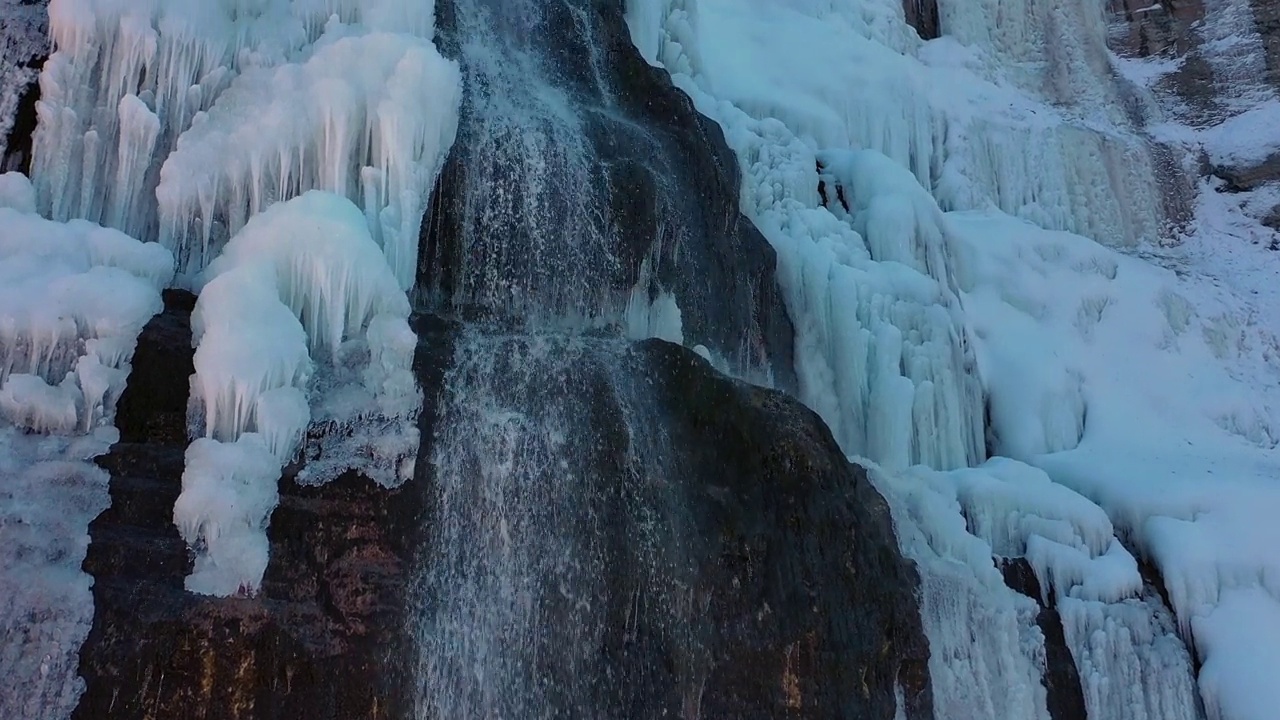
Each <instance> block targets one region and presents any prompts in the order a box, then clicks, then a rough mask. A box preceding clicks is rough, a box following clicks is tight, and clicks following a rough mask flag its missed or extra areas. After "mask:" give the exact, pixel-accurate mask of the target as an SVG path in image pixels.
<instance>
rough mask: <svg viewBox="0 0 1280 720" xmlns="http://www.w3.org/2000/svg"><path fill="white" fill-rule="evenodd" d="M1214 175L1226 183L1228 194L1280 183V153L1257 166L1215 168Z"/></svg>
mask: <svg viewBox="0 0 1280 720" xmlns="http://www.w3.org/2000/svg"><path fill="white" fill-rule="evenodd" d="M1213 174H1214V175H1216V176H1217V177H1219V178H1222V179H1223V180H1225V181H1226V183H1227V184H1226V187H1225V188H1224V189H1225V190H1227V191H1228V192H1247V191H1249V190H1253V189H1255V188H1258V187H1261V186H1262V185H1265V184H1267V183H1270V182H1277V181H1280V153H1276V154H1274V155H1272V156H1271V157H1269V158H1267V159H1266V160H1264V161H1262V162H1260V163H1258V164H1256V165H1246V166H1225V165H1219V166H1216V167H1214V168H1213Z"/></svg>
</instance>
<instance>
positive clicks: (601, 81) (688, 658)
mask: <svg viewBox="0 0 1280 720" xmlns="http://www.w3.org/2000/svg"><path fill="white" fill-rule="evenodd" d="M622 8H623V4H622V2H621V1H620V0H551V1H550V2H545V1H537V2H535V0H452V1H451V2H445V3H441V6H440V8H439V9H438V13H439V20H440V25H441V31H440V38H441V42H442V44H443V46H444V48H445V49H446V51H448V52H449V53H451V54H452V55H454V56H455V57H457V58H459V60H460V61H461V62H462V65H463V68H464V72H465V77H466V83H467V85H466V96H465V101H464V107H463V119H462V127H461V130H460V133H459V141H458V143H457V145H456V146H455V147H454V151H453V154H452V155H451V157H450V159H449V161H448V164H447V166H446V168H445V170H444V173H443V175H442V177H441V179H440V182H439V187H438V188H437V192H436V194H435V196H434V201H433V208H432V212H431V213H430V215H429V217H428V221H427V223H426V226H425V227H424V236H425V240H426V242H425V243H424V244H423V247H424V251H423V255H422V258H421V262H420V270H421V272H420V277H419V282H418V288H419V289H420V290H421V293H420V297H418V298H417V299H416V301H417V303H418V306H419V308H421V309H424V310H426V311H428V312H424V314H422V315H419V316H418V317H417V318H416V319H415V329H416V331H417V332H418V334H419V346H418V354H417V357H416V360H415V364H416V371H417V377H418V381H419V383H420V385H421V386H422V388H423V392H424V407H423V412H422V414H421V420H420V428H421V431H422V435H421V437H422V446H421V448H420V451H419V455H418V463H417V465H416V476H415V477H414V478H413V479H411V480H410V481H409V482H407V483H405V484H404V485H403V486H402V487H400V488H399V489H397V490H392V491H387V490H383V489H380V488H375V487H373V485H372V484H371V483H369V482H368V481H365V480H363V479H361V478H359V477H356V476H346V477H343V478H340V479H339V480H337V481H335V482H333V483H330V484H328V485H325V486H322V487H319V488H304V487H301V486H299V485H297V484H296V483H295V482H293V480H292V472H294V471H296V468H292V469H289V470H286V473H285V477H284V478H282V479H281V484H280V506H279V507H278V508H277V509H276V511H275V512H274V514H273V515H272V518H271V524H270V528H269V533H268V534H269V539H270V542H271V559H270V564H269V566H268V568H267V572H266V577H265V578H264V582H263V586H262V590H261V592H260V593H259V594H258V596H257V597H254V598H209V597H202V596H196V595H192V594H190V593H187V592H186V591H185V590H184V589H183V578H184V576H185V575H186V574H187V572H188V571H189V569H190V567H189V565H190V560H189V556H188V553H187V549H186V547H185V546H184V544H183V542H182V540H181V539H180V538H179V537H178V534H177V532H176V530H175V529H174V528H173V526H172V519H171V517H172V505H173V501H174V499H175V498H176V497H177V495H178V492H179V489H180V478H181V473H182V467H183V451H184V449H185V446H186V437H185V409H186V402H187V385H186V383H187V376H188V375H189V374H190V373H191V356H192V353H191V350H190V328H189V314H190V311H191V307H192V305H191V298H190V297H189V296H186V297H183V296H181V295H179V294H172V293H171V294H169V295H168V296H167V297H166V301H167V309H166V312H165V313H164V314H163V315H161V316H159V317H157V318H156V319H155V320H153V321H152V323H151V324H150V325H149V326H148V328H147V330H146V331H145V332H144V333H143V336H142V339H141V342H140V346H139V349H138V352H137V355H136V356H135V360H134V370H133V374H132V377H131V378H130V382H129V388H128V390H127V391H126V393H125V395H124V397H123V398H122V400H121V404H120V412H119V424H120V429H121V442H120V443H119V444H118V445H117V446H116V447H115V448H114V449H113V450H112V452H111V453H110V455H108V456H107V457H105V458H103V459H102V461H101V463H102V465H103V466H104V467H105V468H107V469H108V470H109V471H110V472H111V474H112V481H111V495H112V501H113V503H112V507H111V509H110V510H109V511H107V512H105V513H104V514H103V515H102V516H100V517H99V518H98V519H97V520H96V521H95V522H94V523H93V525H92V527H91V530H90V532H91V536H92V544H91V546H90V550H89V554H88V558H87V559H86V561H85V568H86V570H87V571H88V572H89V573H91V574H92V575H93V576H94V578H95V586H94V598H95V604H96V614H95V617H94V625H93V629H92V631H91V633H90V636H89V639H88V641H87V642H86V644H85V646H84V647H83V648H82V651H81V653H80V659H81V672H82V675H83V676H84V678H85V681H86V684H87V690H86V692H85V694H84V696H83V697H82V700H81V704H80V706H79V708H78V710H77V713H76V717H78V718H84V719H85V720H88V719H89V718H102V717H112V718H201V719H204V718H208V719H219V720H221V719H222V718H228V719H230V718H235V719H237V720H239V719H241V718H244V719H247V718H257V719H269V718H282V719H283V718H309V719H310V718H315V719H318V720H327V719H330V718H332V719H334V720H337V719H339V718H342V719H346V718H407V717H415V718H439V719H440V720H454V719H455V718H471V717H512V718H527V719H529V720H533V719H534V718H540V717H546V718H550V717H556V718H582V719H583V720H587V719H590V720H597V719H599V720H605V719H607V718H619V719H622V718H639V717H685V718H693V717H702V718H766V717H769V718H795V719H800V718H814V719H817V718H823V719H825V718H833V719H834V718H883V719H884V720H888V719H889V718H893V717H895V716H898V715H896V713H898V712H899V710H900V711H901V712H902V713H904V714H905V717H907V718H911V719H912V720H928V719H929V718H932V716H933V709H932V705H933V703H932V695H931V686H930V682H929V678H928V670H927V668H928V659H929V652H928V648H927V644H926V640H925V637H924V634H923V631H922V628H921V622H920V617H919V610H918V604H917V598H916V591H917V587H918V584H919V580H918V577H917V575H916V572H915V570H914V568H913V567H912V566H911V564H910V563H908V562H907V561H905V560H904V559H903V558H902V556H901V555H900V553H899V550H898V543H897V540H896V538H895V537H894V532H893V527H892V524H891V521H890V517H889V513H888V509H887V507H886V504H885V502H884V501H883V499H882V498H881V497H880V496H879V495H878V494H877V493H876V491H875V490H874V489H873V488H872V487H871V485H870V484H869V482H868V480H867V478H866V476H865V474H864V473H863V472H862V471H861V470H860V469H859V468H857V467H856V466H853V465H850V464H849V463H848V462H847V460H846V459H845V457H844V456H843V455H842V453H841V452H840V450H839V448H838V446H837V445H836V443H835V441H834V440H833V438H832V437H831V434H830V432H829V431H828V430H827V428H826V427H825V426H824V425H823V423H822V422H821V420H820V419H819V418H818V417H817V416H816V415H815V414H814V413H812V412H811V411H809V410H807V409H806V408H804V407H803V406H802V405H801V404H799V403H798V402H797V401H795V400H792V399H790V398H789V397H787V396H786V395H784V394H782V393H781V392H779V391H775V390H765V389H761V388H758V387H754V386H751V385H748V384H745V383H743V382H740V381H738V380H731V379H729V378H727V377H726V376H724V375H722V374H720V373H719V372H718V371H717V370H714V369H713V367H712V365H711V364H710V363H709V362H708V361H706V360H704V359H703V357H700V354H701V355H704V356H710V357H711V358H713V359H714V360H715V362H716V366H717V367H721V368H727V369H729V370H731V371H733V372H735V373H737V374H739V375H741V376H745V377H748V378H753V379H756V380H771V381H772V382H774V383H776V384H777V385H778V386H780V387H782V388H784V389H785V388H788V387H792V386H793V385H794V372H793V370H792V361H791V343H792V341H793V338H792V329H791V325H790V321H789V319H788V318H787V315H786V312H785V310H784V308H783V305H782V301H781V299H780V297H779V294H778V292H777V288H776V285H775V281H774V262H775V259H774V255H773V252H772V249H771V248H770V247H769V246H768V244H767V243H766V242H765V241H764V239H763V238H762V237H761V235H760V234H759V233H758V232H757V231H756V230H755V229H754V228H753V227H752V226H751V225H750V223H749V222H747V221H746V219H745V218H744V217H743V216H742V215H741V213H740V212H739V210H738V204H737V203H738V192H739V187H738V177H739V175H738V174H739V169H738V165H737V163H736V161H735V159H734V157H733V156H732V155H731V154H730V152H729V151H728V149H727V147H726V146H725V143H724V140H723V137H722V136H721V134H720V131H719V130H718V128H717V127H716V126H715V125H714V124H712V123H710V122H709V121H707V120H706V119H704V118H702V117H701V116H699V115H698V114H697V113H696V112H695V110H694V108H693V105H692V103H691V102H690V100H689V99H688V98H687V97H686V96H685V95H684V94H683V93H681V92H679V91H677V90H676V89H675V88H673V87H672V86H671V83H670V79H669V77H668V76H667V75H666V74H665V73H663V72H661V71H660V70H658V69H656V68H652V67H650V66H648V65H647V64H645V63H644V62H643V61H642V60H641V58H640V55H639V53H638V52H637V51H636V50H635V48H634V47H633V46H632V44H631V40H630V36H629V33H628V31H627V29H626V26H625V24H624V22H623V14H622ZM650 336H660V337H664V338H672V339H677V340H682V341H683V342H684V344H685V345H689V346H692V345H695V344H701V345H703V346H705V347H704V348H700V349H699V353H700V354H699V353H695V352H694V351H692V350H689V349H686V348H685V347H681V346H680V345H678V344H672V343H667V342H663V341H660V340H645V341H643V342H638V343H637V342H631V341H630V340H629V339H628V338H645V337H650ZM899 698H901V704H902V706H903V707H902V708H899V707H898V705H899Z"/></svg>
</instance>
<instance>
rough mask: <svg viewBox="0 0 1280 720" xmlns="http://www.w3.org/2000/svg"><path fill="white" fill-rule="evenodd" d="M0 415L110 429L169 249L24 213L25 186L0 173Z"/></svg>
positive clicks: (35, 423)
mask: <svg viewBox="0 0 1280 720" xmlns="http://www.w3.org/2000/svg"><path fill="white" fill-rule="evenodd" d="M0 189H2V190H3V193H0V200H3V204H4V205H14V206H16V207H17V208H19V209H14V208H13V207H0V228H3V230H0V412H2V413H3V415H4V416H5V418H6V419H7V420H8V421H9V422H11V423H14V424H16V425H18V426H20V427H25V428H28V429H31V430H34V431H36V432H42V433H45V432H54V433H76V432H88V431H90V430H92V429H93V428H95V427H99V426H109V425H110V424H111V418H112V416H113V415H114V407H115V402H116V400H117V399H118V398H119V396H120V393H121V392H122V391H123V389H124V378H125V377H126V376H127V374H128V360H129V357H130V356H131V355H132V354H133V346H134V343H135V341H136V338H137V336H138V333H139V332H141V330H142V327H143V325H145V324H146V322H147V320H149V319H150V318H151V316H152V315H155V314H156V313H157V312H159V311H160V309H161V307H162V303H161V301H160V290H161V289H162V288H164V287H165V285H166V284H167V283H168V282H169V280H170V279H171V278H172V276H173V260H172V257H171V256H170V255H169V253H168V252H167V251H166V250H165V249H164V248H161V247H159V246H156V245H154V244H151V245H146V244H143V243H139V242H138V241H136V240H134V239H132V238H129V237H127V236H125V235H123V234H122V233H120V232H118V231H115V230H110V229H107V228H102V227H99V226H95V225H92V224H90V223H88V222H84V221H76V222H72V223H66V224H63V223H54V222H50V221H48V220H45V219H44V218H41V217H40V216H38V215H35V214H33V213H30V212H24V210H30V203H29V200H30V197H31V186H30V184H29V183H27V181H26V179H25V178H24V177H23V176H21V175H18V174H16V173H9V174H6V175H3V176H0Z"/></svg>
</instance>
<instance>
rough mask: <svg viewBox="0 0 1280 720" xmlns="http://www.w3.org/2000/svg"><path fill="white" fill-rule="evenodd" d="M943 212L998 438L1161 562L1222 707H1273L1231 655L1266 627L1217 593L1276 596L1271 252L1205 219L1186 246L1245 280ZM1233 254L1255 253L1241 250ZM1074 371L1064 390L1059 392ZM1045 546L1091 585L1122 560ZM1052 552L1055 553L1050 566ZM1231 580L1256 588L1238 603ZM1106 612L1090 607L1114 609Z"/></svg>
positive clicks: (1263, 608)
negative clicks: (962, 266)
mask: <svg viewBox="0 0 1280 720" xmlns="http://www.w3.org/2000/svg"><path fill="white" fill-rule="evenodd" d="M950 219H951V221H952V227H953V228H955V230H956V237H957V239H958V240H959V241H960V242H961V243H963V244H965V245H966V246H968V247H969V248H970V250H969V252H968V253H967V254H966V257H967V258H968V259H969V261H970V266H969V273H968V274H967V276H966V278H965V285H966V288H967V292H966V293H965V295H964V301H965V308H966V310H967V312H968V316H969V319H970V322H971V323H972V325H973V327H974V331H975V336H976V338H977V341H976V348H977V354H978V358H979V361H980V363H981V365H982V368H983V374H984V377H988V378H999V379H1000V380H999V381H998V382H992V383H991V386H992V387H991V397H992V413H991V420H992V430H993V436H994V439H995V446H996V448H997V450H998V451H1000V452H1002V453H1008V454H1013V455H1017V456H1018V457H1021V458H1023V459H1025V460H1027V461H1028V462H1031V463H1034V464H1035V465H1038V466H1040V467H1042V468H1044V470H1045V471H1047V473H1048V474H1049V476H1050V477H1051V478H1052V479H1053V480H1054V481H1055V482H1057V483H1061V484H1063V485H1065V486H1067V487H1070V488H1072V489H1074V490H1076V491H1078V492H1080V493H1081V494H1083V495H1085V496H1087V497H1088V498H1089V499H1090V500H1092V501H1093V502H1095V503H1097V505H1098V506H1099V507H1101V508H1103V509H1104V510H1105V511H1106V513H1107V515H1108V516H1109V517H1110V518H1111V520H1112V522H1113V523H1114V524H1115V526H1116V531H1117V532H1118V533H1120V534H1121V535H1122V536H1123V537H1125V538H1127V539H1128V541H1129V542H1130V543H1131V545H1132V546H1133V547H1135V549H1136V550H1138V551H1140V552H1141V554H1142V555H1143V556H1144V557H1145V558H1146V559H1148V560H1150V561H1151V562H1153V564H1154V565H1155V566H1156V567H1157V568H1158V570H1159V571H1160V574H1161V576H1162V578H1163V581H1164V585H1165V587H1166V589H1167V591H1168V595H1169V599H1170V602H1171V603H1172V605H1173V609H1174V610H1175V611H1176V613H1177V626H1178V628H1179V631H1180V632H1181V634H1182V635H1183V636H1184V637H1186V638H1188V639H1189V640H1194V643H1195V646H1196V649H1197V651H1198V652H1199V654H1200V656H1201V659H1202V661H1203V662H1204V670H1203V671H1202V674H1201V676H1200V692H1201V694H1202V696H1203V698H1204V701H1205V704H1206V707H1207V709H1208V711H1209V712H1210V714H1211V716H1217V717H1223V718H1249V717H1261V716H1264V715H1266V714H1267V713H1269V712H1271V711H1272V709H1274V708H1275V707H1277V703H1280V696H1277V695H1276V694H1275V691H1274V689H1273V688H1272V686H1271V684H1270V683H1265V684H1258V685H1253V684H1251V683H1252V682H1254V681H1256V680H1257V676H1255V675H1252V674H1250V673H1249V672H1238V671H1237V670H1238V668H1239V666H1240V664H1242V663H1247V662H1248V661H1249V658H1252V657H1253V656H1254V650H1253V649H1252V648H1253V647H1254V645H1255V643H1254V642H1253V641H1247V642H1246V639H1245V637H1244V636H1242V635H1241V634H1240V633H1237V632H1235V631H1234V630H1233V629H1232V628H1231V625H1230V623H1229V622H1227V621H1226V620H1224V619H1223V618H1225V617H1227V615H1226V614H1224V610H1223V609H1222V608H1223V607H1224V605H1226V606H1227V607H1228V608H1229V609H1228V610H1226V611H1225V613H1234V614H1233V615H1232V616H1231V617H1232V618H1233V619H1232V621H1231V622H1234V623H1240V624H1243V625H1248V626H1255V627H1259V628H1264V629H1265V628H1267V627H1270V626H1269V625H1268V622H1269V620H1268V618H1269V617H1271V616H1272V615H1273V614H1274V613H1275V612H1277V611H1280V585H1277V584H1276V582H1275V578H1277V577H1280V564H1277V561H1276V558H1275V553H1274V548H1275V547H1277V545H1280V534H1277V532H1276V531H1274V530H1273V528H1275V523H1274V522H1273V521H1272V518H1274V517H1275V516H1276V514H1277V513H1280V492H1278V491H1277V489H1276V488H1275V487H1274V479H1275V478H1276V477H1280V456H1277V441H1278V440H1280V435H1278V433H1277V429H1280V403H1278V402H1277V399H1280V352H1278V351H1280V342H1278V341H1277V338H1276V335H1275V332H1274V330H1273V329H1271V328H1269V327H1268V326H1267V325H1266V324H1265V322H1260V320H1261V318H1264V317H1271V316H1274V315H1275V313H1277V312H1280V293H1277V292H1276V291H1275V290H1274V288H1271V286H1270V284H1268V282H1267V281H1266V279H1265V278H1267V277H1273V275H1271V272H1273V271H1272V270H1266V268H1267V267H1268V266H1267V265H1266V264H1265V263H1266V261H1267V256H1266V254H1265V251H1264V250H1261V249H1259V250H1258V251H1256V252H1257V253H1258V254H1255V252H1253V251H1251V250H1250V249H1249V247H1250V246H1245V247H1243V248H1241V249H1240V250H1238V251H1236V250H1230V246H1229V245H1224V236H1222V235H1212V236H1210V235H1206V238H1205V239H1204V240H1203V242H1205V243H1209V245H1207V246H1206V247H1204V249H1203V250H1198V249H1197V248H1198V247H1199V244H1200V243H1201V242H1202V240H1201V239H1198V238H1197V237H1195V236H1193V237H1190V238H1188V240H1187V246H1186V248H1185V249H1183V250H1181V251H1180V252H1179V255H1189V254H1191V253H1201V252H1203V253H1204V258H1195V259H1193V260H1191V261H1194V262H1196V263H1198V267H1199V268H1202V272H1203V271H1212V270H1213V269H1214V268H1215V267H1222V268H1223V270H1224V271H1227V272H1230V273H1234V274H1235V276H1234V277H1233V284H1237V285H1247V284H1249V283H1253V282H1254V281H1252V280H1248V278H1249V276H1250V273H1259V272H1261V273H1262V274H1260V275H1258V278H1257V281H1256V287H1255V289H1253V290H1249V291H1244V293H1243V295H1238V294H1237V293H1239V292H1241V291H1240V290H1233V289H1232V288H1231V287H1230V286H1229V285H1228V284H1227V283H1225V282H1224V281H1223V280H1222V279H1221V278H1223V277H1228V275H1226V274H1224V275H1219V276H1217V277H1204V276H1199V275H1195V274H1191V273H1188V272H1186V271H1185V268H1186V267H1187V263H1188V262H1189V261H1188V260H1186V259H1184V260H1181V261H1180V262H1179V264H1178V265H1176V266H1175V267H1176V269H1177V270H1178V271H1177V272H1175V271H1173V270H1165V269H1162V268H1159V267H1156V266H1154V265H1152V264H1150V263H1147V262H1143V261H1141V260H1138V259H1135V258H1131V257H1125V256H1120V255H1117V254H1115V253H1114V252H1112V251H1109V250H1107V249H1105V248H1102V247H1100V246H1098V245H1097V244H1095V243H1093V242H1091V241H1089V240H1087V239H1085V238H1082V237H1078V236H1074V235H1069V234H1064V233H1054V232H1048V231H1044V230H1041V229H1039V228H1035V227H1033V226H1030V225H1026V224H1024V223H1021V222H1019V221H1017V220H1013V219H1011V218H1007V217H999V216H993V215H991V214H983V213H965V214H953V215H952V216H951V217H950ZM1202 232H1204V231H1202ZM1237 252H1241V253H1247V254H1248V257H1249V259H1248V260H1245V258H1244V257H1241V258H1239V259H1238V260H1231V258H1232V256H1234V255H1235V254H1236V253H1237ZM1174 259H1175V258H1170V259H1169V260H1166V262H1173V260H1174ZM1234 262H1239V263H1241V264H1240V265H1239V266H1238V267H1237V266H1236V265H1234V264H1229V263H1234ZM1271 262H1272V263H1273V265H1272V267H1274V260H1272V261H1271ZM1228 267H1230V268H1231V269H1230V270H1227V268H1228ZM1054 378H1059V379H1060V380H1057V381H1055V380H1053V379H1054ZM1046 379H1047V381H1046ZM1063 385H1065V386H1067V387H1070V388H1071V392H1070V394H1069V395H1068V396H1067V401H1065V402H1064V401H1063V400H1062V399H1060V398H1061V395H1055V393H1053V392H1051V391H1052V389H1053V388H1055V387H1060V386H1063ZM1037 388H1039V392H1036V389H1037ZM1046 389H1048V390H1050V392H1046V391H1045V390H1046ZM1086 416H1087V420H1086ZM1063 429H1069V430H1071V432H1068V433H1066V434H1063V433H1062V432H1061V430H1063ZM1055 437H1056V438H1057V440H1054V438H1055ZM1066 440H1071V441H1072V442H1069V443H1067V442H1064V441H1066ZM1046 548H1047V549H1048V552H1046V551H1045V549H1039V550H1037V549H1035V548H1030V549H1029V554H1028V557H1029V558H1031V559H1032V561H1033V564H1036V565H1038V567H1037V571H1038V572H1040V573H1043V574H1047V575H1049V576H1050V577H1051V578H1054V577H1057V578H1062V577H1069V578H1072V580H1071V582H1073V583H1083V584H1084V585H1088V584H1089V583H1095V582H1096V583H1101V584H1102V586H1103V587H1106V586H1109V585H1111V584H1112V583H1114V582H1115V581H1116V579H1117V578H1119V577H1121V575H1120V574H1119V573H1120V572H1121V571H1122V568H1121V564H1123V565H1125V566H1127V565H1128V563H1129V561H1128V560H1124V562H1123V563H1117V562H1109V563H1107V564H1104V565H1097V566H1094V567H1089V566H1086V565H1085V564H1083V563H1082V562H1080V559H1079V558H1076V560H1075V561H1074V562H1070V561H1068V558H1066V557H1058V556H1059V555H1062V552H1061V551H1060V550H1058V549H1057V548H1052V547H1051V546H1046ZM1095 562H1096V561H1095ZM1045 563H1057V564H1058V568H1057V569H1056V570H1055V569H1050V570H1048V572H1047V573H1046V572H1044V571H1043V570H1042V569H1041V567H1043V566H1044V564H1045ZM1124 572H1125V573H1127V570H1126V571H1124ZM1057 582H1060V579H1059V580H1057ZM1238 594H1244V595H1246V596H1248V597H1250V598H1251V600H1250V601H1249V602H1242V603H1234V602H1232V601H1231V600H1230V599H1231V598H1233V597H1236V596H1237V595H1238ZM1080 597H1081V598H1083V599H1088V598H1089V597H1090V594H1089V593H1084V592H1083V589H1082V594H1080ZM1094 597H1097V598H1098V599H1106V597H1105V595H1095V596H1094ZM1267 598H1270V600H1269V601H1268V600H1267ZM1268 602H1269V603H1270V605H1268V604H1267V603H1268ZM1098 612H1101V611H1096V610H1092V611H1089V612H1088V613H1086V614H1083V615H1080V618H1081V621H1082V622H1085V621H1087V622H1090V623H1093V624H1095V625H1098V626H1099V627H1101V626H1104V625H1106V623H1107V622H1108V621H1107V619H1106V618H1107V617H1110V616H1109V615H1107V616H1105V617H1104V616H1100V615H1098ZM1108 612H1111V611H1108ZM1211 618H1212V619H1213V620H1210V619H1211ZM1264 632H1265V630H1264ZM1095 661H1096V658H1095ZM1113 682H1114V681H1113ZM1242 698H1254V699H1252V700H1247V701H1246V700H1242ZM1152 702H1156V699H1154V698H1153V699H1152ZM1153 713H1154V711H1153ZM1150 716H1151V717H1161V715H1159V714H1158V713H1154V714H1152V715H1150Z"/></svg>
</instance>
